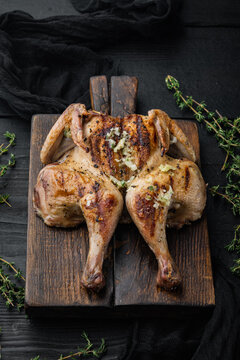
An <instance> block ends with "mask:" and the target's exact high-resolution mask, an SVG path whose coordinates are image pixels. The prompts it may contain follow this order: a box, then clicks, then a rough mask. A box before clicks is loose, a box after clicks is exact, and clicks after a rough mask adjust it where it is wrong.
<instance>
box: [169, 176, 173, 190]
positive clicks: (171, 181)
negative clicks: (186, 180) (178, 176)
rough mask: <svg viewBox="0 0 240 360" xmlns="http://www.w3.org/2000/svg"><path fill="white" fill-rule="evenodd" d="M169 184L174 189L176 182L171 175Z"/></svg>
mask: <svg viewBox="0 0 240 360" xmlns="http://www.w3.org/2000/svg"><path fill="white" fill-rule="evenodd" d="M169 182H170V185H171V187H172V188H173V183H174V180H173V177H172V176H171V175H169Z"/></svg>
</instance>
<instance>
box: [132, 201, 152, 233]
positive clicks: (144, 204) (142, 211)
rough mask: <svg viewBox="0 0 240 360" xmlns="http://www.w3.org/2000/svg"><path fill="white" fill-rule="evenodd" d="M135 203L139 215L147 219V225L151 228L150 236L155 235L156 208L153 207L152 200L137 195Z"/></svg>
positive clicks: (142, 218)
mask: <svg viewBox="0 0 240 360" xmlns="http://www.w3.org/2000/svg"><path fill="white" fill-rule="evenodd" d="M135 204H136V210H137V215H138V217H139V218H140V219H141V220H144V221H145V226H146V227H147V228H148V229H149V231H150V236H153V235H154V231H155V225H156V209H155V208H154V207H153V203H152V201H149V200H147V199H146V198H145V197H143V196H141V195H137V196H136V200H135Z"/></svg>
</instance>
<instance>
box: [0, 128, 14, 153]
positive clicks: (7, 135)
mask: <svg viewBox="0 0 240 360" xmlns="http://www.w3.org/2000/svg"><path fill="white" fill-rule="evenodd" d="M3 136H4V137H5V138H6V139H7V140H8V145H7V146H4V144H2V145H0V155H2V154H5V153H7V152H8V149H9V147H10V146H14V145H15V142H14V141H15V138H16V135H15V134H14V133H10V132H9V131H6V132H5V134H4V135H3Z"/></svg>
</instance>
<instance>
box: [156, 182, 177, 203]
mask: <svg viewBox="0 0 240 360" xmlns="http://www.w3.org/2000/svg"><path fill="white" fill-rule="evenodd" d="M172 194H173V189H172V187H171V185H170V186H169V189H168V191H166V192H165V193H160V194H159V195H158V197H157V201H159V202H160V203H162V204H163V205H166V206H169V205H170V202H171V198H172Z"/></svg>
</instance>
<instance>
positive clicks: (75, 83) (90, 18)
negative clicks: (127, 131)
mask: <svg viewBox="0 0 240 360" xmlns="http://www.w3.org/2000/svg"><path fill="white" fill-rule="evenodd" d="M100 3H101V2H100ZM125 3H126V2H125ZM151 3H154V4H155V7H156V10H155V11H154V13H152V12H151V11H149V12H148V11H146V14H145V16H143V13H141V14H142V15H141V16H140V15H136V16H135V17H134V13H135V5H134V3H133V4H132V5H128V6H127V13H126V12H125V14H126V15H127V16H126V17H125V16H121V17H120V16H119V15H118V12H116V14H115V12H108V11H95V12H94V13H91V14H88V13H86V14H82V15H79V16H68V17H54V18H48V19H44V20H34V19H33V18H32V17H31V16H29V15H28V14H26V13H21V12H12V13H8V14H5V15H3V16H1V17H0V38H1V42H0V78H1V86H0V99H2V100H3V101H5V102H7V103H8V105H9V106H10V107H11V109H12V111H13V112H14V113H16V114H18V115H20V116H21V117H24V118H26V117H27V118H30V116H31V115H32V114H34V113H56V112H61V111H62V110H63V109H64V108H65V107H66V105H67V104H69V103H73V102H83V103H85V104H86V105H88V103H89V96H88V84H89V77H90V76H93V75H96V74H101V73H102V74H106V75H111V74H112V73H115V74H116V71H117V69H116V66H117V65H115V66H113V64H112V62H111V60H109V59H106V58H103V57H101V56H99V55H97V54H96V52H95V51H94V50H97V49H99V48H103V47H105V46H107V45H108V44H109V43H113V42H115V43H116V42H118V41H120V40H121V39H123V38H130V37H134V36H139V35H141V36H144V37H147V36H151V35H152V34H155V33H156V31H157V32H159V31H161V33H163V31H167V29H168V27H169V26H170V21H169V20H170V19H171V15H172V14H171V3H170V1H168V0H166V1H165V0H161V1H159V0H158V1H154V2H153V1H151ZM175 3H176V0H175ZM112 8H113V9H114V7H112ZM144 9H145V7H144ZM145 10H146V9H145ZM122 11H124V9H123V8H122ZM130 14H131V16H130ZM136 14H139V13H138V11H136Z"/></svg>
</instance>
